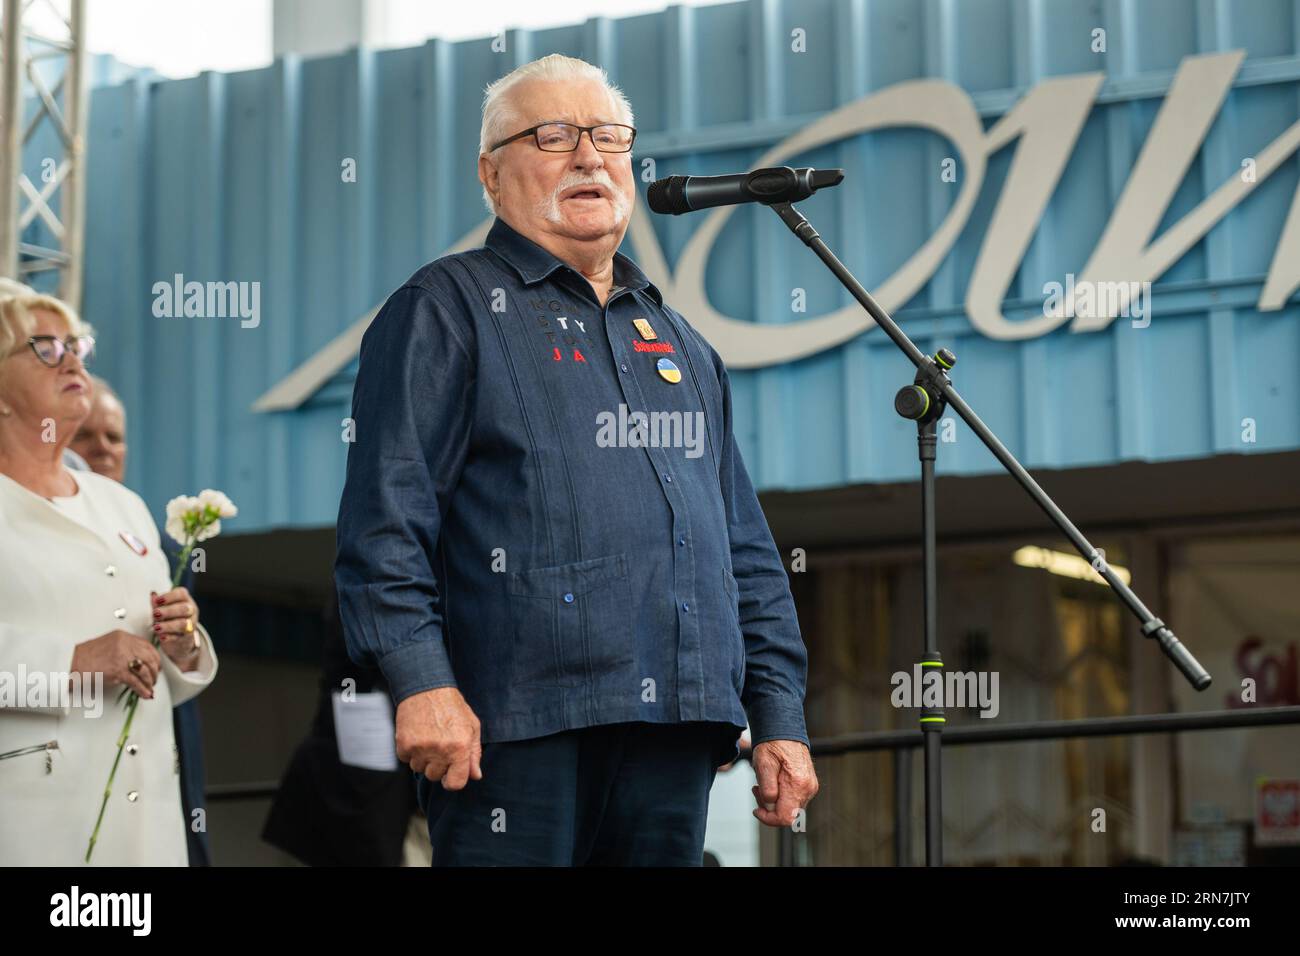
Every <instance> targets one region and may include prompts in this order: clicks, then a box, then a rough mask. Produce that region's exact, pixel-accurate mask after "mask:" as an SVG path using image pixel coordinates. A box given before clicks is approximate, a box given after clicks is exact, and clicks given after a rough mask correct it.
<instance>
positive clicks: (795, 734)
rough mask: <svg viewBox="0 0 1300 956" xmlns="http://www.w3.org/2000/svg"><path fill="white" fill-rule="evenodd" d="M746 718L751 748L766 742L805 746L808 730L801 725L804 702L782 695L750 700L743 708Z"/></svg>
mask: <svg viewBox="0 0 1300 956" xmlns="http://www.w3.org/2000/svg"><path fill="white" fill-rule="evenodd" d="M745 714H746V716H748V717H749V732H750V740H751V741H752V742H753V744H754V745H758V744H761V743H763V742H764V741H766V740H797V741H799V742H800V743H802V744H804V745H805V746H811V744H809V742H808V728H807V726H806V725H805V723H804V716H803V701H802V700H800V699H799V698H798V697H790V696H788V695H785V694H782V695H777V696H768V697H755V698H752V699H751V700H750V702H749V704H748V705H747V706H746V707H745Z"/></svg>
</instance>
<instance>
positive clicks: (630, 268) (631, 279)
mask: <svg viewBox="0 0 1300 956" xmlns="http://www.w3.org/2000/svg"><path fill="white" fill-rule="evenodd" d="M483 245H484V246H485V247H486V248H488V249H491V250H492V251H493V252H495V253H496V254H497V255H498V256H500V257H501V258H502V259H504V260H505V261H506V262H508V263H509V264H510V265H511V267H512V268H513V269H514V270H515V271H516V272H517V273H519V278H520V279H522V280H523V282H524V284H525V285H532V284H533V283H535V282H540V281H541V280H542V279H545V278H546V277H547V276H549V275H550V274H551V273H552V272H554V271H555V270H556V269H559V268H566V269H569V270H570V271H571V272H573V273H574V275H578V274H579V273H578V271H577V270H576V269H574V268H573V267H572V266H570V265H569V264H568V263H567V262H565V261H564V260H562V259H559V258H557V257H556V256H555V255H554V254H552V253H551V252H550V251H549V250H547V249H544V248H542V247H541V246H539V245H538V244H537V243H535V242H533V241H532V240H531V239H529V238H528V237H526V236H524V235H521V234H520V233H519V232H516V231H515V230H514V229H513V228H512V227H511V226H510V225H509V224H507V223H506V221H505V220H504V219H502V218H501V217H500V216H497V217H496V218H495V219H494V220H493V222H492V228H491V229H490V230H488V234H487V239H485V240H484V242H483ZM618 289H629V290H633V291H634V290H637V289H644V290H645V291H646V293H647V294H649V295H650V297H651V298H653V299H654V300H655V302H656V303H657V304H658V305H661V306H662V305H663V304H664V298H663V294H662V293H660V291H659V289H658V288H657V287H656V286H655V285H654V283H652V282H651V281H650V280H649V279H647V278H646V275H645V273H644V272H642V271H641V269H640V268H639V267H638V266H637V264H636V263H635V262H633V261H632V260H631V259H629V258H628V257H627V256H625V255H623V253H621V252H615V253H614V288H613V289H612V290H611V292H616V291H617V290H618Z"/></svg>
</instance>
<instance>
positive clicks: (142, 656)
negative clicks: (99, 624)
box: [72, 631, 162, 700]
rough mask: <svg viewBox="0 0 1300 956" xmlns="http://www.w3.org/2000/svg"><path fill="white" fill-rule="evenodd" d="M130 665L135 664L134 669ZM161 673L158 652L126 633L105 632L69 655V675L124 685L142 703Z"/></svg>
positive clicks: (149, 697) (160, 660)
mask: <svg viewBox="0 0 1300 956" xmlns="http://www.w3.org/2000/svg"><path fill="white" fill-rule="evenodd" d="M133 661H136V662H138V663H137V665H136V667H135V668H132V667H131V663H132V662H133ZM160 670H162V658H161V657H159V656H158V649H157V648H155V647H154V646H153V645H152V644H150V643H149V642H148V641H146V640H145V639H144V638H143V637H136V636H135V635H134V634H128V633H127V632H126V631H109V632H108V633H107V634H101V635H99V637H92V638H91V639H90V640H88V641H82V642H81V643H80V644H78V645H77V646H76V647H75V648H73V651H72V672H73V673H81V674H85V673H91V674H98V673H102V674H103V675H104V684H105V685H109V684H125V685H126V686H127V687H130V688H131V689H132V690H133V691H135V692H136V693H137V694H138V695H139V696H141V697H143V698H144V699H145V700H149V699H151V698H152V697H153V685H154V682H155V681H156V680H157V679H158V672H159V671H160Z"/></svg>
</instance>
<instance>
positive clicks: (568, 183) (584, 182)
mask: <svg viewBox="0 0 1300 956" xmlns="http://www.w3.org/2000/svg"><path fill="white" fill-rule="evenodd" d="M577 186H604V187H605V189H606V190H607V191H608V192H609V201H610V202H611V203H613V205H614V222H615V223H620V222H622V221H623V220H624V219H625V218H627V215H628V213H629V212H630V211H631V202H630V201H629V200H628V198H627V197H626V196H624V195H623V193H622V192H621V191H620V190H618V189H617V188H616V187H615V186H614V183H613V182H612V181H611V180H610V178H609V177H608V176H606V177H603V178H600V177H598V178H595V179H593V178H591V177H589V176H587V177H582V178H577V177H565V178H564V179H562V180H560V182H559V184H558V185H557V186H556V187H555V191H554V192H553V193H552V194H551V195H550V196H549V197H547V198H546V199H543V200H541V201H540V202H538V204H537V214H538V215H539V216H540V217H541V218H543V219H547V220H550V221H551V222H561V221H563V219H564V216H563V214H562V213H561V212H560V195H561V194H562V193H564V192H565V191H567V190H570V189H573V188H575V187H577Z"/></svg>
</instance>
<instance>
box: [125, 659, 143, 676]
mask: <svg viewBox="0 0 1300 956" xmlns="http://www.w3.org/2000/svg"><path fill="white" fill-rule="evenodd" d="M126 666H127V667H129V668H130V669H131V671H132V672H133V673H136V674H138V673H140V668H142V667H144V661H142V660H140V658H138V657H133V658H131V660H130V661H129V662H128V663H127V665H126Z"/></svg>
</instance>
